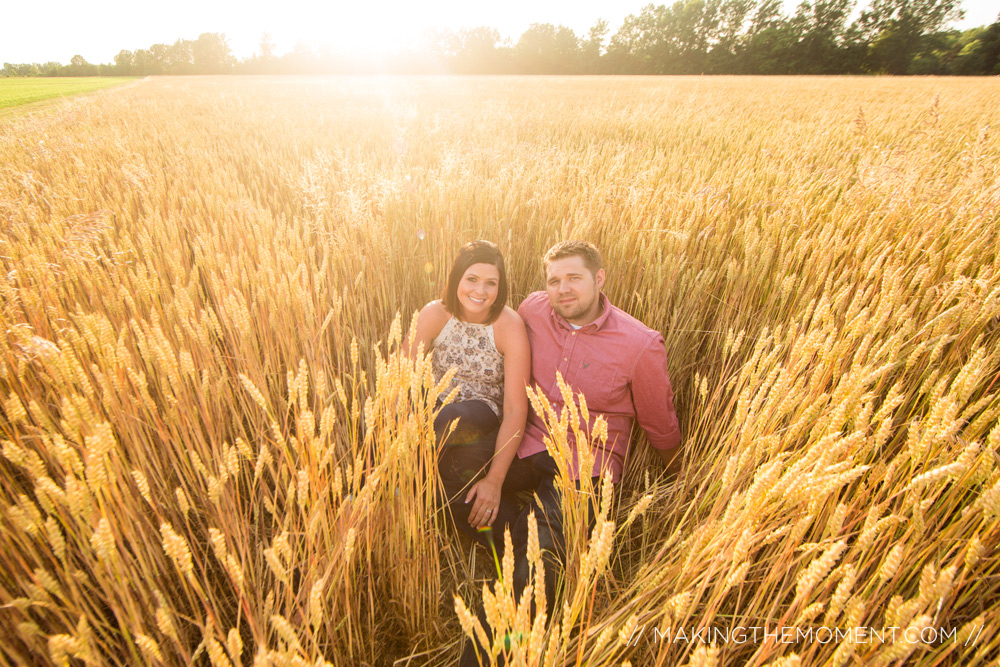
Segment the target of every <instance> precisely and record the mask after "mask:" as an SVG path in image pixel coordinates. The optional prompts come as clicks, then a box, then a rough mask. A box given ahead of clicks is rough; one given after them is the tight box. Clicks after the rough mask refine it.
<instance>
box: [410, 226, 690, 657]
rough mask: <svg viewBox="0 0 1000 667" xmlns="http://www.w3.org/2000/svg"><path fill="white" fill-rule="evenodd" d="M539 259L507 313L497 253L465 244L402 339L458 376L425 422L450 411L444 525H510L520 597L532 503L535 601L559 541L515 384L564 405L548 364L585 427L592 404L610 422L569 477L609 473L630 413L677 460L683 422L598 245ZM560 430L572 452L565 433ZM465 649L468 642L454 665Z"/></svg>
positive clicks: (547, 463)
mask: <svg viewBox="0 0 1000 667" xmlns="http://www.w3.org/2000/svg"><path fill="white" fill-rule="evenodd" d="M543 265H544V269H545V291H544V292H535V293H533V294H530V295H529V296H528V297H527V298H526V299H525V300H524V301H523V302H522V303H521V305H520V307H518V309H517V311H514V310H513V309H511V308H509V307H508V306H507V305H506V304H507V294H508V288H507V274H506V269H505V267H504V261H503V256H502V255H501V254H500V251H499V250H498V249H497V247H496V246H495V245H494V244H492V243H490V242H488V241H474V242H472V243H468V244H466V245H465V246H463V247H462V249H461V250H460V251H459V253H458V257H456V259H455V262H454V264H453V266H452V269H451V273H450V274H449V277H448V286H447V288H446V290H445V293H444V298H443V299H442V300H439V301H433V302H431V303H429V304H427V305H426V306H425V307H424V308H423V309H422V310H421V311H420V315H419V318H418V320H417V329H416V333H415V334H414V336H413V337H412V339H411V341H410V345H411V353H415V352H416V350H417V348H418V347H419V346H420V345H423V348H424V350H430V351H432V354H433V357H432V361H433V368H434V373H435V376H436V379H440V378H441V376H443V375H444V374H445V373H446V372H447V371H448V370H450V369H455V376H454V380H453V385H452V387H451V388H450V389H447V390H446V391H445V393H446V394H447V393H448V392H450V391H452V390H453V389H455V388H456V387H457V389H458V394H457V396H456V398H455V399H454V401H453V402H452V403H450V404H448V405H446V406H444V408H443V409H442V410H441V412H440V414H439V416H438V418H437V420H436V422H435V429H436V430H437V432H438V435H439V437H441V436H443V435H444V434H445V433H446V432H447V429H448V426H449V424H451V423H452V422H455V424H454V429H453V430H452V431H451V433H450V434H449V435H448V438H447V440H446V441H445V442H444V447H443V449H442V452H441V455H440V458H439V470H440V474H441V480H442V484H443V486H444V489H445V492H446V493H447V495H448V500H449V504H450V506H451V510H452V515H453V516H454V519H455V523H456V524H457V525H458V526H459V527H460V528H461V529H462V530H463V531H464V532H466V533H468V534H469V535H471V536H472V537H473V538H474V539H477V540H479V541H483V539H484V536H489V533H490V531H489V530H487V529H490V528H492V529H493V532H495V533H496V535H497V538H498V539H491V540H490V541H491V542H493V543H494V544H495V545H496V547H497V548H498V549H502V547H503V537H502V536H503V531H504V529H506V528H508V527H509V528H510V530H511V538H512V544H513V546H514V558H515V568H514V591H515V594H517V595H519V594H520V591H521V590H523V589H524V586H525V585H526V584H527V583H528V582H527V579H528V573H529V566H528V561H527V555H526V551H527V540H528V515H529V513H530V512H531V511H532V510H534V513H535V517H536V520H537V523H538V542H539V547H540V548H541V549H542V551H543V554H545V557H546V563H545V565H546V567H545V588H546V591H545V593H546V599H548V600H553V599H555V592H556V591H555V587H556V581H557V575H558V566H559V565H560V564H561V563H562V562H563V560H564V553H563V552H564V549H565V547H564V542H565V540H564V535H563V527H562V508H561V505H560V499H559V495H558V492H557V490H556V484H555V477H556V475H557V474H558V473H557V467H556V463H555V461H554V460H553V459H552V456H551V455H550V454H549V453H548V451H546V448H545V444H544V438H545V435H546V432H545V425H544V423H543V421H542V419H541V417H540V416H539V415H537V414H534V412H533V411H530V410H529V407H528V399H527V394H526V392H525V387H526V386H527V385H529V384H533V385H536V386H537V387H538V389H540V390H541V392H542V394H544V395H545V397H546V398H547V399H548V400H549V401H550V402H551V403H552V404H553V405H554V406H556V407H557V408H558V407H561V405H562V401H563V399H562V394H561V393H560V391H559V387H558V385H557V382H556V372H557V371H558V372H560V373H561V374H562V377H563V379H564V380H565V382H566V383H567V384H568V385H569V386H570V387H571V388H572V389H573V392H574V394H576V393H580V392H582V393H583V394H584V396H585V397H586V399H587V407H588V409H589V412H590V418H591V424H590V425H593V420H594V418H595V417H596V416H597V415H602V416H603V417H604V418H605V420H606V421H607V427H608V428H607V433H608V437H607V442H606V443H605V444H604V446H603V447H598V448H597V449H596V451H595V462H594V469H593V470H588V471H580V470H578V469H577V468H578V466H577V465H576V461H575V460H574V461H572V462H570V466H571V470H572V471H573V474H574V478H575V479H579V476H580V475H581V474H589V475H592V476H593V477H595V478H600V477H602V476H603V474H604V472H605V471H606V470H609V469H610V471H611V474H612V479H613V481H614V482H618V481H619V480H620V479H621V475H622V469H623V467H624V463H625V458H626V455H627V453H628V448H629V436H630V433H631V429H632V424H633V421H634V420H638V422H639V425H640V426H641V427H642V429H643V431H645V433H646V437H647V439H648V440H649V443H650V445H652V447H653V449H654V450H655V451H656V452H657V454H659V455H660V457H661V458H662V459H663V461H664V462H665V463H666V464H667V465H668V466H671V467H676V466H677V465H678V464H679V457H678V456H676V454H677V452H678V451H679V449H678V447H677V446H678V445H679V443H680V430H679V428H678V423H677V416H676V414H675V412H674V405H673V391H672V390H671V388H670V379H669V378H668V376H667V355H666V351H665V350H664V346H663V337H662V336H661V335H660V334H659V333H658V332H656V331H654V330H652V329H650V328H649V327H647V326H645V325H643V324H642V323H641V322H639V321H638V320H636V319H635V318H633V317H631V316H630V315H628V314H626V313H625V312H624V311H622V310H621V309H619V308H616V307H615V306H613V305H612V304H611V303H610V302H609V301H608V298H607V296H605V295H604V294H603V292H602V287H603V286H604V281H605V271H604V269H603V268H602V266H601V256H600V253H599V252H598V250H597V248H595V247H594V246H593V245H591V244H590V243H586V242H583V241H564V242H562V243H558V244H556V245H555V246H553V247H552V248H551V249H550V250H549V251H548V252H547V253H546V254H545V257H544V259H543ZM569 437H570V445H571V447H572V448H573V451H574V454H575V443H574V442H573V435H572V433H571V434H569ZM594 445H595V447H596V446H597V443H594ZM574 458H575V457H574ZM522 490H528V491H532V492H533V493H532V498H531V501H530V503H529V505H528V507H526V508H524V509H518V506H517V505H515V504H514V503H513V502H512V501H511V500H510V494H511V493H514V492H517V491H522ZM475 660H476V659H475V653H474V652H473V651H470V650H467V651H466V654H465V655H464V656H463V664H466V663H469V664H475Z"/></svg>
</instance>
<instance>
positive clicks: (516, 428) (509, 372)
mask: <svg viewBox="0 0 1000 667" xmlns="http://www.w3.org/2000/svg"><path fill="white" fill-rule="evenodd" d="M493 333H494V339H495V340H496V346H497V351H498V352H500V354H502V355H503V369H504V381H503V421H501V422H500V430H499V432H498V433H497V444H496V450H495V452H494V454H493V460H492V462H491V463H490V469H489V471H488V472H487V473H486V476H485V477H484V478H483V479H481V480H479V481H478V482H476V483H475V484H474V485H473V486H472V488H471V489H469V493H468V495H467V496H466V497H465V502H466V503H469V502H473V501H475V504H474V505H473V506H472V510H471V511H470V512H469V523H470V524H472V525H473V526H477V527H478V526H490V525H493V521H494V519H496V515H497V508H498V507H499V505H500V489H501V487H502V486H503V481H504V479H505V478H506V477H507V470H508V469H509V468H510V464H511V462H512V461H513V460H514V456H515V455H516V454H517V448H518V447H519V446H520V444H521V438H523V437H524V425H525V422H526V421H527V419H528V394H527V392H526V391H525V388H526V387H527V386H528V383H529V382H530V381H531V346H530V345H529V343H528V332H527V330H526V329H525V327H524V321H523V320H522V319H521V317H520V315H518V314H517V313H516V312H514V311H513V310H512V309H510V308H505V309H504V312H503V313H502V314H501V315H500V317H499V318H498V319H497V322H496V323H495V324H494V325H493ZM487 510H490V511H489V512H487Z"/></svg>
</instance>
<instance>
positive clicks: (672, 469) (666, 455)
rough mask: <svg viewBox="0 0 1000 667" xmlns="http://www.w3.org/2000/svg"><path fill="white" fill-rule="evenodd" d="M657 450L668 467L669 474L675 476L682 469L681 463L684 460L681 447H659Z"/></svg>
mask: <svg viewBox="0 0 1000 667" xmlns="http://www.w3.org/2000/svg"><path fill="white" fill-rule="evenodd" d="M655 451H656V453H657V455H659V457H660V460H661V461H663V464H664V465H665V466H666V467H667V475H669V476H670V477H675V476H676V475H677V473H679V472H680V471H681V463H682V462H683V457H682V456H681V448H680V447H679V446H678V447H671V448H670V449H657V450H655Z"/></svg>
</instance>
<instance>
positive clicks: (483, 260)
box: [441, 241, 507, 322]
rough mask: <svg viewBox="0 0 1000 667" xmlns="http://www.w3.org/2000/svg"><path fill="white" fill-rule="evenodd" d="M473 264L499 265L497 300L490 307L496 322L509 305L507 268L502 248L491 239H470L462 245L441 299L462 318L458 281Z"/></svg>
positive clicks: (446, 306)
mask: <svg viewBox="0 0 1000 667" xmlns="http://www.w3.org/2000/svg"><path fill="white" fill-rule="evenodd" d="M473 264H492V265H493V266H495V267H497V272H498V273H499V274H500V284H499V285H497V300H496V301H494V302H493V305H492V306H491V307H490V319H489V321H490V322H495V321H496V319H497V318H498V317H500V313H501V312H503V309H504V306H506V305H507V268H506V267H505V266H504V263H503V255H501V254H500V248H498V247H497V246H496V244H495V243H490V242H489V241H470V242H469V243H466V244H465V245H464V246H462V249H461V250H459V251H458V255H457V256H456V257H455V262H454V263H453V264H452V265H451V273H449V274H448V287H446V288H445V290H444V294H442V295H441V301H442V302H443V303H444V307H445V309H446V310H447V311H448V312H449V313H451V314H452V315H454V316H455V317H457V318H458V319H462V305H461V304H460V303H459V302H458V283H459V282H461V280H462V276H464V275H465V272H466V271H467V270H468V269H469V267H470V266H472V265H473Z"/></svg>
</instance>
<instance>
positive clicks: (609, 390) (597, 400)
mask: <svg viewBox="0 0 1000 667" xmlns="http://www.w3.org/2000/svg"><path fill="white" fill-rule="evenodd" d="M581 391H582V392H583V395H584V396H585V397H586V398H587V409H588V410H590V411H595V410H596V411H600V412H618V411H619V410H620V406H621V403H622V397H623V396H624V395H625V392H626V391H627V387H626V386H625V383H624V378H622V377H620V376H619V375H618V373H616V372H615V371H614V370H613V369H608V368H595V369H593V370H589V369H581V370H580V372H579V373H578V374H577V377H576V382H575V383H574V393H580V392H581Z"/></svg>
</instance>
